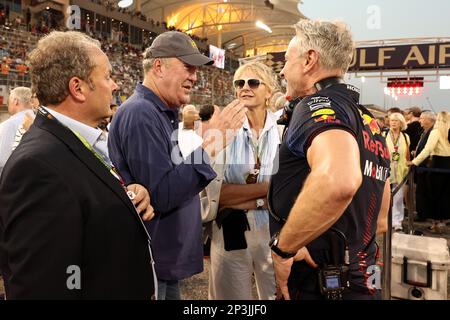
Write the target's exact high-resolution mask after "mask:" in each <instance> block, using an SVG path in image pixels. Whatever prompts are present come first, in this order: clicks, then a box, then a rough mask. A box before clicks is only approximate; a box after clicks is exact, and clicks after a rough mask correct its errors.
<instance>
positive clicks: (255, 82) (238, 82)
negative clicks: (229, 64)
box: [233, 79, 264, 89]
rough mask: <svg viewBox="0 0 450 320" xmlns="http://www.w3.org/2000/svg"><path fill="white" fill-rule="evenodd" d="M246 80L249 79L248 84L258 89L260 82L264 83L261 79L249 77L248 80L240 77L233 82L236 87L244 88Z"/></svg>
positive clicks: (251, 87)
mask: <svg viewBox="0 0 450 320" xmlns="http://www.w3.org/2000/svg"><path fill="white" fill-rule="evenodd" d="M246 81H247V84H248V86H249V87H250V89H258V87H259V85H260V84H264V82H262V81H261V80H259V79H248V80H244V79H238V80H234V82H233V84H234V87H235V88H236V89H242V88H244V86H245V82H246Z"/></svg>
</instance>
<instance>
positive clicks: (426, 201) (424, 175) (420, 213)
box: [413, 111, 436, 222]
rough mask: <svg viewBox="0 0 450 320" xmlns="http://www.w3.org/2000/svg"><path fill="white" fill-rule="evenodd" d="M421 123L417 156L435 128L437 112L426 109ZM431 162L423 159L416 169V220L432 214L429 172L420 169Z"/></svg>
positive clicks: (421, 219) (414, 152) (415, 152)
mask: <svg viewBox="0 0 450 320" xmlns="http://www.w3.org/2000/svg"><path fill="white" fill-rule="evenodd" d="M419 122H420V125H421V126H422V128H423V133H422V136H421V137H420V140H419V142H418V144H417V148H416V150H415V151H413V155H414V156H417V155H418V154H419V153H420V152H422V150H423V148H425V145H426V144H427V141H428V137H429V136H430V132H431V130H432V129H433V126H434V123H435V122H436V114H435V113H434V112H433V111H424V112H422V114H421V115H420V119H419ZM428 163H429V158H428V159H426V160H425V161H423V162H422V163H421V164H420V165H419V168H418V169H417V170H416V184H417V186H416V211H417V218H416V221H418V222H423V221H426V220H427V217H428V216H429V215H430V213H429V212H428V210H430V208H431V207H432V206H431V201H432V200H431V194H430V189H431V188H430V185H429V184H430V181H429V179H428V172H423V171H420V168H427V167H428Z"/></svg>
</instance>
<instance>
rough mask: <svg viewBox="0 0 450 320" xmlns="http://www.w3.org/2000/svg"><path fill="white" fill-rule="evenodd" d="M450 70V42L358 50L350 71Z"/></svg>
mask: <svg viewBox="0 0 450 320" xmlns="http://www.w3.org/2000/svg"><path fill="white" fill-rule="evenodd" d="M436 68H439V69H442V68H450V42H445V43H430V44H414V45H412V44H411V45H398V46H397V45H395V46H383V47H365V48H356V49H355V50H354V53H353V59H352V62H351V64H350V68H349V71H350V72H352V71H353V72H355V71H380V70H404V69H436Z"/></svg>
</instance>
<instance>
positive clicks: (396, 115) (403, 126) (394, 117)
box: [389, 112, 408, 131]
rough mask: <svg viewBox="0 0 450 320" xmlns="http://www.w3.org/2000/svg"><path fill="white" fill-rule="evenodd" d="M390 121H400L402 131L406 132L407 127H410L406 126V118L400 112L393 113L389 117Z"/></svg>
mask: <svg viewBox="0 0 450 320" xmlns="http://www.w3.org/2000/svg"><path fill="white" fill-rule="evenodd" d="M389 120H398V121H400V123H401V127H400V131H404V130H406V127H407V126H408V125H407V124H406V120H405V117H404V116H403V115H402V114H401V113H399V112H394V113H391V115H390V116H389Z"/></svg>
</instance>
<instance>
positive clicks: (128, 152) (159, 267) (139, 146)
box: [108, 84, 216, 280]
mask: <svg viewBox="0 0 450 320" xmlns="http://www.w3.org/2000/svg"><path fill="white" fill-rule="evenodd" d="M176 129H178V112H177V109H172V108H169V107H167V105H166V104H164V102H163V101H162V100H161V99H160V98H159V97H158V96H157V95H156V94H155V93H153V92H152V91H151V90H150V89H148V88H147V87H145V86H143V85H142V84H138V85H137V87H136V90H135V92H134V93H133V95H132V96H131V97H130V98H129V99H128V100H127V101H125V102H124V103H123V104H122V106H121V107H120V108H119V110H118V111H117V113H116V114H115V116H114V118H113V121H112V123H111V130H110V132H109V141H108V147H109V154H110V156H111V160H112V161H113V163H114V165H115V167H116V168H117V169H118V170H119V173H120V174H121V176H122V177H123V178H124V179H125V182H127V183H129V182H130V181H139V183H141V184H143V185H144V186H145V187H147V189H148V190H149V191H150V194H151V203H152V205H153V207H154V208H155V213H156V215H155V217H154V218H153V219H152V220H151V221H149V222H147V223H146V227H147V229H148V231H149V233H150V236H151V237H152V248H153V251H154V254H155V262H156V273H157V276H158V279H162V280H180V279H184V278H187V277H190V276H192V275H194V274H196V273H200V272H202V271H203V243H202V224H201V212H200V199H199V196H198V194H199V193H200V191H201V190H202V189H204V188H205V187H206V186H207V185H208V183H209V182H210V181H211V180H212V179H214V178H215V176H216V174H215V172H214V170H213V169H212V168H211V167H210V166H209V164H208V162H209V159H208V156H207V154H206V153H205V152H204V151H203V149H201V148H197V149H196V150H195V151H194V152H192V153H191V155H190V156H189V157H187V159H184V158H183V157H182V156H181V153H180V150H179V146H178V141H177V140H178V138H177V131H176Z"/></svg>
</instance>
